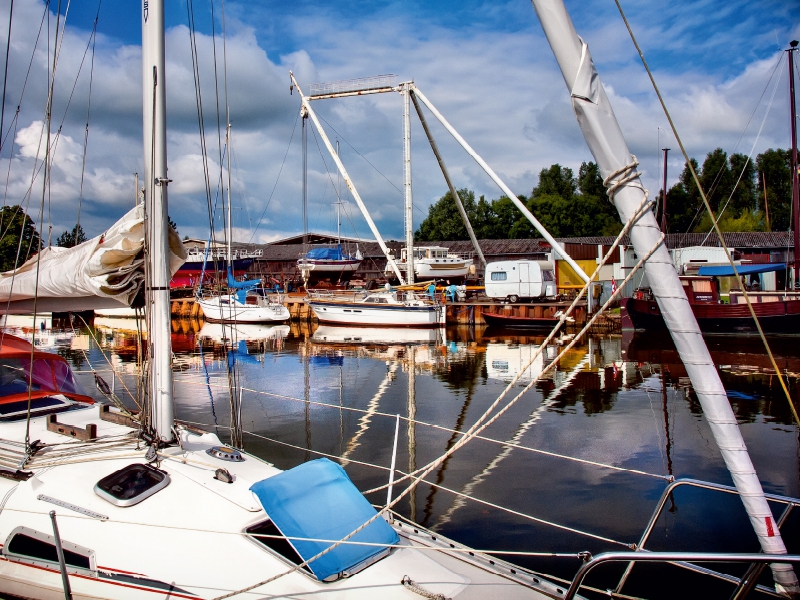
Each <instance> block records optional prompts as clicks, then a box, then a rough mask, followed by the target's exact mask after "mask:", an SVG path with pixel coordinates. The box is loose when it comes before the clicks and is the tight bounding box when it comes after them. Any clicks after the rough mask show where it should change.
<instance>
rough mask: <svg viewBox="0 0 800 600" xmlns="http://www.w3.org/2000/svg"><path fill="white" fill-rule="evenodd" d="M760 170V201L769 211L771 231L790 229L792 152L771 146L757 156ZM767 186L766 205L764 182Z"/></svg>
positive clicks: (757, 167)
mask: <svg viewBox="0 0 800 600" xmlns="http://www.w3.org/2000/svg"><path fill="white" fill-rule="evenodd" d="M756 169H757V170H758V175H759V177H758V185H757V188H756V191H757V194H758V203H759V206H761V208H762V210H764V211H765V213H766V212H768V213H769V225H770V227H769V228H770V230H771V231H788V230H789V229H790V227H791V223H789V219H790V215H791V213H792V170H791V154H790V152H789V151H788V150H781V149H780V148H779V149H777V150H773V149H772V148H770V149H769V150H767V151H766V152H762V153H761V154H759V155H758V156H757V157H756ZM765 183H766V187H767V202H766V204H767V206H766V207H765V206H764V184H765Z"/></svg>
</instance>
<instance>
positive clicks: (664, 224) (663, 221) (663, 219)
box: [661, 148, 669, 233]
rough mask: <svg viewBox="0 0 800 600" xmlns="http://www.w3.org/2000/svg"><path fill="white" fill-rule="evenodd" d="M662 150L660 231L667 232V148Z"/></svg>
mask: <svg viewBox="0 0 800 600" xmlns="http://www.w3.org/2000/svg"><path fill="white" fill-rule="evenodd" d="M662 150H664V185H663V187H662V189H663V190H664V195H663V196H662V198H661V199H662V200H663V203H662V205H661V231H663V232H664V233H666V232H667V153H668V152H669V148H662Z"/></svg>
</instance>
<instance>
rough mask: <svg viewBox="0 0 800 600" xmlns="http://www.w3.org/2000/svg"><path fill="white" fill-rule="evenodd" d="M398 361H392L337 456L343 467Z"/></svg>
mask: <svg viewBox="0 0 800 600" xmlns="http://www.w3.org/2000/svg"><path fill="white" fill-rule="evenodd" d="M398 366H399V363H397V362H393V363H392V364H391V366H390V367H389V369H388V371H387V372H386V377H385V378H384V379H383V381H381V384H380V385H379V386H378V389H377V391H376V392H375V395H374V396H373V397H372V399H371V400H370V401H369V402H368V403H367V410H366V412H365V413H364V414H363V415H361V418H360V419H359V420H358V430H357V431H356V432H355V433H354V434H353V437H351V438H350V440H349V441H348V442H347V444H346V449H345V451H344V452H342V455H341V456H340V457H339V460H340V461H341V463H342V466H343V467H346V466H347V464H348V462H349V461H348V460H347V458H348V457H349V456H350V455H351V454H352V453H353V451H354V450H355V449H356V448H358V447H359V446H360V445H361V442H359V439H361V436H362V435H364V434H365V433H366V432H367V429H369V425H370V423H371V422H372V417H374V416H375V413H376V412H377V411H378V404H379V403H380V400H381V398H382V397H383V395H384V394H385V393H386V390H387V389H388V388H389V385H391V383H392V381H394V377H395V374H396V373H397V369H398Z"/></svg>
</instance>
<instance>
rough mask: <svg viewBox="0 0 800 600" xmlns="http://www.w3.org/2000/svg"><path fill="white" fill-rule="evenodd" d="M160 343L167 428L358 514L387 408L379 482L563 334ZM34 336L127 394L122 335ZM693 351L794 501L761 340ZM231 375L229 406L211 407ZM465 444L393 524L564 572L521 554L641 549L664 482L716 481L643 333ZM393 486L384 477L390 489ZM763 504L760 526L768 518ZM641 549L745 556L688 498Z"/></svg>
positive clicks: (566, 373)
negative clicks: (200, 431) (331, 488)
mask: <svg viewBox="0 0 800 600" xmlns="http://www.w3.org/2000/svg"><path fill="white" fill-rule="evenodd" d="M109 321H111V323H109ZM173 332H174V333H173V346H174V352H175V355H176V356H175V360H174V365H175V391H176V417H177V418H178V419H181V420H183V421H185V422H187V423H190V424H194V425H196V426H198V427H202V428H204V429H207V430H211V431H216V432H217V433H218V435H219V437H220V438H221V439H222V440H223V441H228V440H230V439H231V431H230V427H231V423H232V419H233V420H236V419H238V420H239V422H240V424H241V429H242V431H243V434H242V444H243V446H244V448H245V450H247V451H248V452H250V453H253V454H255V455H257V456H259V457H262V458H264V459H265V460H268V461H269V462H272V463H274V464H275V465H276V466H278V467H280V468H282V469H289V468H291V467H293V466H295V465H297V464H299V463H302V462H304V461H307V460H312V459H316V458H320V457H328V458H330V459H331V460H335V461H338V462H339V463H340V464H342V465H343V466H344V467H345V469H346V471H347V473H348V475H349V476H350V478H351V479H352V480H353V482H354V483H355V485H356V486H357V487H358V488H359V489H360V490H362V491H366V490H370V489H372V488H382V489H380V490H379V491H377V492H374V493H370V494H368V495H367V497H368V499H369V500H370V501H371V502H372V503H374V504H376V505H380V504H385V502H386V498H387V496H386V494H387V492H386V489H385V488H384V487H383V486H384V485H385V484H386V483H387V482H388V480H389V465H390V464H391V461H392V448H393V443H394V437H395V430H396V425H397V423H398V417H397V415H399V428H398V432H399V434H398V441H397V458H396V469H397V472H396V474H395V478H396V479H397V478H400V477H401V476H402V474H404V473H408V472H410V471H413V470H415V469H417V468H419V467H422V466H424V465H426V464H428V463H429V462H430V461H432V460H434V459H436V458H437V457H439V456H441V455H442V454H444V453H445V452H446V451H447V450H448V449H449V448H451V447H452V445H453V444H454V443H455V442H456V441H457V440H458V439H459V438H460V437H461V435H462V433H463V432H465V431H466V430H468V429H469V428H470V426H472V425H473V424H474V423H475V422H476V420H477V419H478V418H479V417H480V416H481V415H482V414H483V413H484V412H485V411H486V410H487V408H488V407H489V406H490V405H491V404H492V403H493V402H494V401H495V400H496V399H497V398H498V396H500V395H501V394H503V392H504V390H505V389H506V388H507V386H508V385H509V384H510V383H511V382H512V380H514V379H515V378H516V377H517V376H519V378H518V381H517V382H516V383H514V385H512V386H511V389H510V391H509V393H508V394H506V396H505V398H504V399H503V401H501V403H500V407H503V406H505V405H506V404H507V403H508V402H509V401H511V400H512V399H514V398H515V397H516V396H517V395H519V394H520V393H521V392H523V391H524V390H525V388H526V386H529V385H530V384H531V382H532V380H533V379H534V378H535V377H538V376H539V375H540V374H541V373H542V371H543V369H545V367H547V366H548V365H550V363H552V362H553V361H554V359H555V358H556V357H557V356H558V355H559V353H561V352H562V351H563V349H564V347H565V345H566V344H567V343H568V342H569V338H568V337H562V338H559V339H558V340H556V341H555V342H554V343H552V344H551V345H549V346H548V347H546V348H544V349H542V351H541V352H538V349H539V348H540V345H541V342H542V340H543V337H541V336H533V335H520V334H519V333H514V332H509V331H493V330H492V329H487V328H484V327H479V328H474V327H473V328H470V327H458V328H448V329H446V330H445V329H441V330H439V329H432V330H409V329H385V330H381V329H358V328H335V327H320V328H317V329H314V328H313V327H312V326H309V325H306V324H303V325H297V324H294V325H291V326H289V325H281V326H272V327H270V326H257V325H240V326H238V327H236V328H233V330H232V328H231V327H223V326H222V325H211V324H205V325H202V326H201V325H200V324H198V323H196V322H189V321H183V322H181V321H175V322H174V323H173ZM37 336H38V337H37V344H38V345H41V346H43V347H48V348H51V349H53V350H54V351H57V352H58V353H59V354H62V355H64V356H66V357H68V358H69V360H70V361H71V363H72V365H73V368H74V369H75V371H76V372H77V373H78V375H79V377H80V379H81V382H82V383H83V384H84V386H85V387H86V389H87V391H90V393H91V394H92V395H94V396H96V397H97V398H98V399H102V397H101V396H100V394H99V393H98V392H96V391H95V390H94V385H93V381H92V375H91V369H92V368H93V369H95V370H96V371H98V372H99V373H101V375H102V376H103V377H104V379H106V380H107V381H108V382H109V384H113V385H114V389H115V392H116V394H117V395H118V396H119V397H120V398H123V399H124V400H125V401H126V402H128V403H130V402H131V396H132V395H135V394H136V389H137V356H138V355H139V354H140V352H141V348H140V347H139V345H138V344H137V342H136V335H135V323H134V324H133V325H131V322H128V323H123V322H122V321H120V320H117V321H116V322H114V320H106V321H105V322H104V323H99V322H98V323H96V324H95V327H94V328H92V329H83V330H81V331H74V332H64V333H57V332H51V331H42V332H37ZM708 341H709V347H710V350H711V352H712V357H713V358H714V360H715V362H716V363H717V365H718V368H719V371H720V375H721V377H722V380H723V383H724V384H725V386H726V389H727V390H728V393H729V399H730V402H731V404H732V406H733V408H734V412H735V414H736V416H737V418H738V420H739V424H740V427H741V430H742V434H743V436H744V439H745V441H746V443H747V446H748V449H749V451H750V455H751V457H752V460H753V463H754V464H755V467H756V469H757V471H758V474H759V477H760V479H761V481H762V483H763V486H764V489H765V491H766V492H768V493H774V494H780V495H785V496H791V497H800V458H799V457H800V436H799V435H798V428H797V426H796V424H794V423H793V422H792V416H791V411H790V408H789V404H788V401H787V399H786V397H785V394H784V392H783V390H782V388H781V386H780V385H779V381H778V378H777V377H776V375H775V373H774V370H773V368H772V366H771V365H770V364H769V362H768V361H767V359H766V356H765V352H764V350H763V346H761V345H760V341H758V340H757V339H754V338H733V337H718V338H709V340H708ZM771 347H772V349H773V352H774V353H775V356H776V360H777V362H778V367H779V369H780V370H781V373H782V375H783V376H784V379H785V381H786V382H787V385H788V389H789V391H790V394H791V395H792V397H793V398H795V399H796V397H797V384H798V379H797V378H798V376H799V375H800V348H798V346H797V344H796V343H795V342H793V341H791V340H781V339H775V340H771ZM531 360H532V362H531ZM529 363H530V364H529ZM234 365H235V370H234V371H233V373H235V379H236V381H235V383H237V384H238V386H239V387H240V388H241V390H242V391H241V407H240V408H237V407H236V406H235V403H234V407H233V408H232V404H231V401H230V384H231V382H232V379H231V377H232V376H231V372H232V371H231V369H230V367H232V366H234ZM112 368H113V374H112V372H111V369H112ZM481 436H482V437H481V438H478V439H474V440H472V441H471V442H469V443H468V444H467V445H466V446H465V447H464V448H462V449H459V450H458V451H456V452H455V453H454V454H453V455H452V456H450V457H449V458H448V459H446V460H445V461H444V462H443V463H442V464H441V465H440V466H439V467H438V468H436V469H435V470H434V471H433V472H432V473H431V474H430V475H429V476H428V477H427V478H426V481H425V482H424V483H422V484H420V485H419V486H418V488H417V489H416V491H415V492H414V493H412V494H410V495H408V496H406V497H405V498H403V500H402V501H401V502H400V503H399V504H398V505H397V507H396V510H397V512H398V513H400V514H401V515H402V516H404V517H407V518H410V519H411V520H413V521H415V522H417V523H419V524H421V525H423V526H425V527H427V528H429V529H432V530H434V531H435V532H437V533H439V534H441V535H443V536H447V537H450V538H453V539H455V540H457V541H458V542H461V543H464V544H467V545H470V546H472V547H474V548H477V549H479V550H485V551H490V552H496V553H497V555H498V556H500V557H502V558H505V559H508V560H510V561H511V562H514V563H517V564H519V565H520V566H523V567H526V568H529V569H533V570H535V571H538V572H542V573H548V574H554V575H556V576H559V577H562V578H565V579H571V578H572V576H573V575H574V573H575V571H576V570H577V569H578V567H579V566H580V564H581V561H580V559H579V558H577V557H576V556H573V557H547V556H541V555H528V554H527V553H565V554H566V553H572V554H576V553H578V552H581V551H589V552H591V553H592V554H597V553H599V552H603V551H609V550H627V549H629V548H630V546H629V545H631V544H638V543H639V542H640V538H641V536H642V532H643V530H644V528H645V526H646V524H647V523H648V520H649V519H650V517H651V515H652V514H653V511H654V509H655V508H656V505H657V503H658V501H659V499H660V498H661V496H662V493H663V491H664V489H665V487H666V486H667V484H668V480H670V479H671V478H673V477H674V478H693V479H699V480H704V481H710V482H715V483H719V484H723V485H731V483H732V482H731V478H730V475H729V474H728V471H727V469H726V468H725V465H724V463H723V462H722V459H721V457H720V453H719V451H718V449H717V448H716V446H715V444H714V442H713V438H712V436H711V434H710V432H709V429H708V425H707V423H706V421H705V419H704V418H703V414H702V410H701V408H700V405H699V403H698V402H697V399H696V397H695V394H694V392H693V390H692V388H691V384H690V382H689V381H688V379H687V378H686V373H685V371H684V369H683V366H682V365H681V363H680V361H679V359H678V358H677V353H676V352H675V351H674V348H673V347H672V345H671V342H670V340H669V338H668V337H661V336H654V335H652V334H648V335H647V336H626V337H624V338H623V337H620V336H605V337H593V338H590V339H587V340H585V341H583V342H581V343H579V344H578V345H576V346H575V347H574V348H572V349H571V350H569V351H567V352H566V353H564V354H563V356H562V357H561V359H560V361H559V362H558V364H557V365H556V366H555V367H552V368H551V370H549V371H548V372H547V373H545V374H544V375H543V376H542V377H541V379H540V380H539V381H537V382H535V383H533V385H532V386H531V387H530V389H529V390H528V391H525V392H524V394H523V395H522V396H521V397H520V398H519V399H518V400H517V401H516V402H515V403H514V404H513V405H512V406H511V408H509V409H508V410H507V411H506V412H505V413H503V414H502V415H501V416H500V417H499V418H498V419H497V420H496V421H495V422H493V423H492V424H491V425H490V426H489V427H488V428H486V429H485V430H484V431H483V432H482V434H481ZM405 487H406V483H405V482H402V483H399V484H398V485H396V486H395V488H394V494H395V495H397V494H398V493H400V492H402V491H403V490H404V489H405ZM772 506H773V512H774V514H775V515H776V518H777V517H778V516H779V515H780V512H781V511H782V510H783V508H784V507H783V506H781V505H779V504H773V505H772ZM799 524H800V522H798V519H797V515H795V514H793V515H790V517H789V519H788V520H787V521H786V523H785V524H784V525H783V528H782V532H783V534H784V536H785V541H786V543H787V546H788V548H789V551H790V552H795V553H798V552H800V536H798V531H800V528H798V525H799ZM645 547H646V548H647V549H649V550H673V551H687V550H697V551H726V552H753V551H758V543H757V541H756V538H755V535H754V534H753V533H752V530H751V528H750V525H749V522H748V521H747V519H746V515H745V513H744V510H743V508H742V506H741V502H740V501H739V499H738V498H737V497H736V496H733V495H729V494H725V493H721V492H718V491H711V490H702V489H697V488H690V487H680V488H678V489H677V490H676V491H675V493H674V494H673V495H672V496H671V497H670V498H669V499H668V500H667V503H666V506H665V510H664V511H663V513H662V515H661V516H660V518H659V519H658V521H657V523H656V526H655V527H654V529H653V532H652V534H651V536H650V538H649V540H648V541H647V544H646V545H645ZM504 552H507V553H509V554H504ZM720 569H721V570H724V571H725V572H727V573H734V574H740V573H742V572H743V568H739V567H731V566H727V567H726V566H720ZM768 571H769V570H768V569H767V570H766V573H765V575H764V576H762V581H763V582H765V583H768V582H769V577H768V575H769V573H768ZM621 572H622V568H621V567H617V566H613V567H604V568H603V569H601V570H598V571H597V573H596V574H594V575H592V576H590V578H589V580H588V583H589V584H590V585H592V586H594V587H596V588H598V589H601V590H605V589H607V588H614V587H615V586H616V583H617V581H618V579H619V576H620V574H621ZM656 579H657V580H658V581H659V583H658V585H655V586H654V585H653V583H654V581H655V580H656ZM687 590H689V591H688V592H687ZM732 590H733V586H732V585H730V584H729V583H725V582H714V581H712V580H710V579H708V578H700V577H699V576H696V575H692V574H686V573H685V572H683V571H681V572H679V571H678V570H677V568H675V567H653V566H644V565H637V566H636V567H635V568H634V569H633V572H632V576H631V577H630V579H629V580H628V583H627V584H626V585H625V587H624V588H623V590H622V591H623V593H624V594H629V595H631V596H639V595H641V596H644V597H649V598H675V597H684V598H689V597H698V598H699V597H720V598H722V597H725V598H727V597H728V596H729V595H730V593H731V591H732ZM751 597H766V596H764V595H759V594H754V595H753V596H751Z"/></svg>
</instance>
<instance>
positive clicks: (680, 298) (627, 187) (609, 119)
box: [532, 0, 798, 594]
mask: <svg viewBox="0 0 800 600" xmlns="http://www.w3.org/2000/svg"><path fill="white" fill-rule="evenodd" d="M532 2H533V7H534V9H535V10H536V14H537V15H538V16H539V20H540V21H541V23H542V28H543V29H544V33H545V35H546V36H547V41H548V42H549V44H550V47H551V48H552V50H553V53H554V54H555V57H556V60H557V61H558V65H559V67H560V69H561V74H562V75H563V77H564V82H565V83H566V85H567V90H568V92H569V94H570V99H571V102H572V108H573V111H574V113H575V117H576V118H577V120H578V125H579V126H580V128H581V131H582V133H583V135H584V138H585V139H586V143H587V145H588V146H589V150H590V151H591V152H592V155H593V156H594V159H595V162H596V164H597V166H598V167H599V168H600V172H601V174H602V175H603V176H604V177H609V178H612V179H616V180H617V181H618V182H620V181H621V178H622V177H624V176H625V175H628V177H625V179H626V180H627V183H620V184H619V187H618V189H617V192H616V194H615V195H614V197H613V201H614V205H615V207H616V209H617V211H618V212H619V215H620V218H621V219H622V221H623V222H627V221H628V220H629V219H631V218H633V217H634V216H636V213H637V211H638V208H639V207H640V206H641V205H642V202H643V200H644V198H645V189H644V186H643V185H642V183H641V181H640V179H639V174H638V173H637V172H636V164H637V163H636V161H635V160H634V158H633V156H632V155H631V153H630V150H629V149H628V144H627V142H626V141H625V138H624V136H623V135H622V130H621V129H620V126H619V123H617V120H616V117H615V115H614V110H613V108H612V106H611V102H610V101H609V99H608V96H607V95H606V92H605V88H604V87H603V84H602V82H601V80H600V76H599V75H598V73H597V70H596V69H595V66H594V63H593V61H592V55H591V53H590V52H589V47H588V45H587V44H586V43H585V42H584V41H583V40H582V39H581V38H580V37H579V36H578V34H577V32H576V31H575V27H574V26H573V24H572V20H571V19H570V17H569V14H568V13H567V9H566V7H565V6H564V2H563V0H532ZM620 174H622V175H620ZM629 236H630V239H631V242H632V244H633V247H634V248H635V250H636V254H637V255H639V256H646V255H648V254H649V253H650V252H651V251H652V254H650V258H649V259H648V260H647V261H646V262H645V265H644V270H645V273H646V274H647V280H648V281H649V282H650V287H651V289H652V291H653V294H654V295H655V297H656V300H657V302H658V305H659V308H660V309H661V314H662V315H663V317H664V322H665V323H666V325H667V328H668V329H669V332H670V335H671V336H672V340H673V341H674V342H675V347H676V348H677V350H678V354H679V355H680V357H681V360H682V361H683V363H684V365H685V366H686V371H687V372H688V374H689V377H690V379H691V381H692V386H693V387H694V390H695V392H696V394H697V398H698V400H699V401H700V405H701V407H702V409H703V414H704V415H705V416H706V419H707V420H708V423H709V427H710V429H711V432H712V435H713V436H714V440H715V441H716V443H717V446H718V447H719V450H720V453H721V455H722V458H723V460H724V461H725V464H726V466H727V467H728V470H729V471H730V473H731V477H732V479H733V482H734V485H735V486H736V489H737V491H738V492H739V497H740V498H741V500H742V504H744V508H745V510H746V511H747V515H748V517H749V518H750V523H751V525H752V526H753V530H754V531H755V533H756V535H757V536H758V540H759V542H760V544H761V548H762V550H763V551H764V553H765V554H774V555H776V556H775V559H776V563H773V564H772V565H771V568H772V574H773V578H774V579H775V582H776V584H779V585H780V586H781V587H782V588H783V589H784V590H787V591H789V592H791V593H795V594H796V593H797V592H798V583H797V577H796V576H795V573H794V570H793V569H792V567H791V565H788V564H781V563H780V555H781V554H786V546H785V545H784V543H783V540H782V538H781V533H780V529H779V528H778V527H777V523H776V522H775V519H774V517H773V515H772V510H771V509H770V507H769V504H767V500H766V497H765V496H764V491H763V489H762V488H761V482H760V481H759V479H758V474H757V473H756V470H755V467H754V466H753V463H752V461H751V460H750V455H749V454H748V453H747V446H746V445H745V443H744V440H743V439H742V433H741V431H740V430H739V427H738V425H737V420H736V415H734V414H733V410H732V409H731V405H730V402H729V401H728V397H727V393H726V392H725V388H724V386H723V385H722V381H721V380H720V377H719V373H718V371H717V367H716V365H715V364H714V361H713V360H712V358H711V354H710V353H709V351H708V348H707V347H706V345H705V341H704V340H703V336H702V334H701V333H700V328H699V327H698V325H697V320H696V319H695V316H694V313H693V312H692V308H691V306H689V302H688V300H687V299H686V294H685V293H684V291H683V286H682V285H681V282H680V280H679V279H678V273H677V272H676V271H675V267H674V265H673V264H672V259H671V258H670V255H669V251H668V250H667V248H666V246H665V245H664V244H663V239H662V237H661V231H660V230H659V228H658V222H657V221H656V219H655V216H654V215H653V212H652V211H650V210H648V211H646V212H645V213H644V214H643V215H642V216H641V218H639V219H638V220H635V221H634V224H633V226H632V227H631V229H630V234H629Z"/></svg>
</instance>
